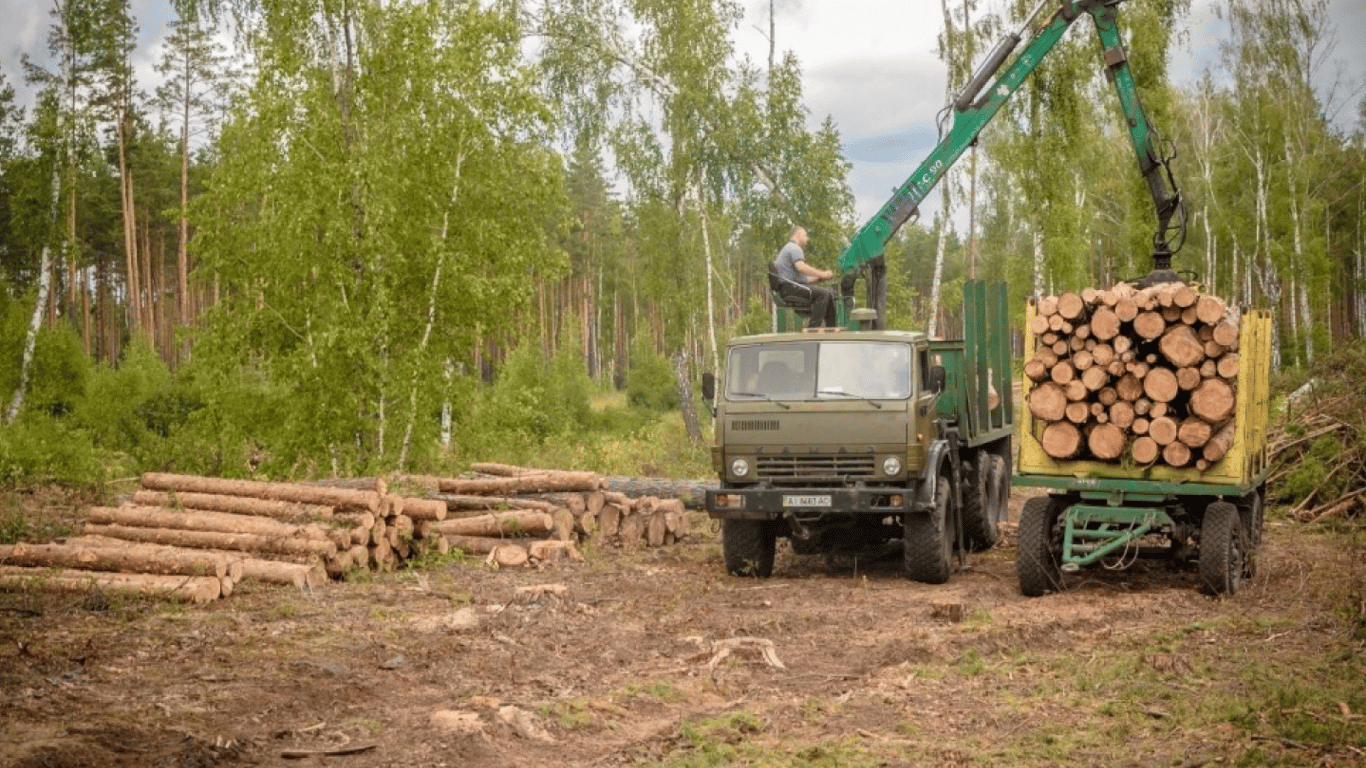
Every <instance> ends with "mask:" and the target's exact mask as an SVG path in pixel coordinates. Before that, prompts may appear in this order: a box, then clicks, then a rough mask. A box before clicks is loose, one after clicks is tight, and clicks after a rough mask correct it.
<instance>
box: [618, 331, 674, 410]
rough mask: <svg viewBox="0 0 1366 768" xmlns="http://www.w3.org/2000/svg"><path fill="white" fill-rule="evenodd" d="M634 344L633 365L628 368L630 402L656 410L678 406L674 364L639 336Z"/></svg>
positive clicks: (627, 379)
mask: <svg viewBox="0 0 1366 768" xmlns="http://www.w3.org/2000/svg"><path fill="white" fill-rule="evenodd" d="M633 347H634V353H633V354H632V355H631V367H630V368H629V369H628V370H627V372H626V398H627V402H628V403H630V404H631V405H632V406H635V407H638V408H646V409H649V410H653V411H667V410H670V409H673V408H677V407H678V405H679V402H678V387H677V385H676V384H675V382H674V371H673V366H671V365H669V361H668V360H667V359H665V358H664V356H662V355H660V354H658V353H656V352H654V351H653V350H652V349H650V347H649V346H648V345H646V344H645V343H643V342H641V341H640V340H639V339H638V341H637V343H636V344H634V345H633Z"/></svg>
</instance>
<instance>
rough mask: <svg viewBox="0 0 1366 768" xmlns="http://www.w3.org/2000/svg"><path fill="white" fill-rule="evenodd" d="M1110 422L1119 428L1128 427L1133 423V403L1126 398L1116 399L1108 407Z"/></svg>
mask: <svg viewBox="0 0 1366 768" xmlns="http://www.w3.org/2000/svg"><path fill="white" fill-rule="evenodd" d="M1109 414H1110V423H1111V424H1114V425H1115V426H1116V427H1119V428H1120V429H1129V428H1130V427H1131V426H1133V423H1134V405H1133V403H1130V402H1128V401H1127V400H1117V401H1115V402H1114V403H1112V404H1111V405H1110V408H1109Z"/></svg>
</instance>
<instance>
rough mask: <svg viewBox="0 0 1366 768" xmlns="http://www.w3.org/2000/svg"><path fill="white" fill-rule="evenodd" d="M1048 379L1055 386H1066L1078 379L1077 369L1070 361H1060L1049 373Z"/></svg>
mask: <svg viewBox="0 0 1366 768" xmlns="http://www.w3.org/2000/svg"><path fill="white" fill-rule="evenodd" d="M1048 377H1049V378H1050V379H1052V380H1053V383H1055V384H1066V383H1067V382H1069V381H1071V380H1072V379H1075V378H1076V377H1077V369H1076V368H1074V367H1073V366H1072V363H1071V362H1070V361H1068V360H1059V361H1058V364H1057V365H1055V366H1053V367H1052V368H1051V369H1049V371H1048Z"/></svg>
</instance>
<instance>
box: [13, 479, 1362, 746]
mask: <svg viewBox="0 0 1366 768" xmlns="http://www.w3.org/2000/svg"><path fill="white" fill-rule="evenodd" d="M1022 503H1023V495H1022V492H1020V491H1017V492H1016V496H1015V498H1014V499H1013V500H1012V508H1013V513H1014V514H1015V516H1016V517H1018V513H1019V507H1020V505H1021V504H1022ZM693 514H695V515H696V518H695V520H694V530H695V533H694V535H693V536H692V538H691V539H690V540H689V541H687V542H684V543H680V544H676V545H673V546H670V547H666V548H662V549H653V550H643V549H642V550H632V551H622V550H610V551H595V550H593V549H592V548H591V547H590V548H588V549H587V550H586V552H585V555H586V558H585V560H584V561H583V562H580V563H564V564H561V565H556V566H553V567H548V568H546V569H544V570H522V569H510V570H503V571H495V570H491V569H490V568H488V567H487V566H484V565H482V564H480V563H478V562H472V563H463V564H462V563H446V564H442V565H440V566H437V567H433V568H429V569H425V570H421V571H401V572H396V573H390V574H382V575H376V576H372V577H363V578H360V579H357V580H353V581H348V582H338V583H333V584H330V585H328V586H326V587H325V588H323V589H321V590H318V591H316V592H314V593H312V594H305V593H302V592H298V591H295V590H292V589H285V588H282V587H268V586H264V585H252V584H249V583H248V584H242V585H239V587H238V589H237V591H236V592H235V593H234V594H233V595H232V596H231V597H230V598H228V599H225V600H221V601H217V602H215V603H212V604H208V605H203V606H193V607H176V606H168V605H165V604H159V603H151V602H140V601H133V600H126V599H123V600H120V599H106V598H101V597H100V596H97V595H92V596H45V595H33V594H16V593H0V765H3V766H15V767H16V768H18V767H20V766H23V767H25V768H27V767H28V766H92V767H94V766H101V767H108V766H138V767H141V766H248V765H251V766H276V765H289V766H321V765H327V766H405V767H411V766H488V767H489V768H503V767H504V766H506V767H509V768H511V767H512V766H537V765H544V766H599V765H601V766H617V765H671V766H711V765H716V766H720V765H752V766H780V765H801V766H979V765H980V766H985V765H1020V766H1054V765H1068V766H1197V765H1295V766H1310V765H1325V766H1326V765H1332V766H1345V765H1366V682H1363V678H1362V675H1363V670H1366V663H1363V653H1362V652H1363V648H1364V646H1366V618H1363V616H1366V604H1363V602H1362V601H1363V585H1364V584H1366V562H1363V548H1362V546H1361V545H1360V544H1359V543H1356V544H1352V543H1350V542H1349V541H1348V540H1349V539H1350V534H1343V533H1342V532H1338V533H1336V534H1332V535H1328V534H1323V533H1315V532H1313V531H1307V530H1306V529H1304V528H1303V527H1302V526H1299V525H1297V524H1291V523H1286V522H1280V521H1277V520H1274V519H1273V520H1271V521H1269V523H1268V528H1267V532H1266V541H1265V544H1264V546H1263V549H1262V552H1261V555H1260V558H1259V572H1258V574H1257V576H1256V577H1255V578H1254V579H1253V580H1252V581H1251V582H1250V583H1246V584H1245V585H1244V588H1243V591H1242V592H1241V593H1240V594H1239V595H1238V596H1237V597H1236V598H1233V599H1230V600H1216V599H1214V598H1211V597H1209V596H1206V595H1204V594H1201V593H1200V592H1199V591H1198V590H1197V588H1196V584H1195V574H1194V572H1193V571H1192V570H1190V569H1184V570H1183V569H1178V568H1174V567H1172V566H1170V565H1169V564H1167V563H1159V562H1150V561H1144V562H1140V563H1139V564H1138V565H1137V566H1135V567H1134V568H1132V569H1130V570H1127V571H1116V572H1108V571H1105V570H1099V571H1096V572H1085V573H1082V574H1079V575H1074V576H1071V577H1069V580H1068V582H1067V587H1068V588H1067V589H1066V590H1065V591H1064V592H1062V593H1059V594H1054V595H1049V596H1046V597H1042V598H1036V599H1026V598H1023V597H1021V596H1020V594H1019V589H1018V587H1017V584H1016V578H1015V570H1014V569H1015V559H1014V554H1015V553H1014V549H1013V547H1012V544H1011V542H1009V541H1007V542H1006V543H1005V545H1003V546H1001V547H998V548H996V549H994V550H991V551H989V552H986V553H981V554H977V555H973V556H972V557H971V558H970V561H969V566H968V568H967V569H966V570H965V571H963V572H960V573H957V574H955V575H954V577H953V578H952V579H951V581H950V582H949V583H948V584H946V585H942V586H928V585H923V584H917V583H912V582H909V581H906V580H905V579H903V578H902V577H901V576H900V573H899V558H896V557H893V558H890V559H887V558H883V559H878V558H877V557H875V555H874V554H873V553H870V554H869V555H868V556H865V557H864V558H862V561H859V560H856V559H854V558H844V559H840V560H837V561H835V562H828V561H827V560H826V559H824V558H823V557H799V556H796V555H793V554H791V553H790V551H787V550H786V549H780V552H779V557H778V562H777V566H776V569H775V575H774V578H772V579H771V580H766V581H754V580H743V579H737V578H732V577H729V576H727V575H725V574H724V572H723V566H722V563H721V552H720V545H719V536H718V533H717V529H716V528H715V527H714V526H713V525H712V524H711V523H710V522H709V521H707V520H706V519H705V517H704V516H703V515H702V514H701V513H693ZM1344 542H1348V543H1347V544H1344ZM561 588H562V589H561ZM519 590H521V591H520V592H519Z"/></svg>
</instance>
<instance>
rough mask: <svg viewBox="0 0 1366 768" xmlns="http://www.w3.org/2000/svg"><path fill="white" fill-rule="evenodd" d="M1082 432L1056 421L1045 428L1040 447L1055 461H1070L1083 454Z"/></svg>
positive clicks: (1067, 423)
mask: <svg viewBox="0 0 1366 768" xmlns="http://www.w3.org/2000/svg"><path fill="white" fill-rule="evenodd" d="M1081 444H1082V443H1081V430H1079V429H1077V427H1076V425H1074V424H1072V423H1070V422H1066V421H1055V422H1053V423H1052V424H1049V425H1048V426H1047V427H1044V430H1043V435H1042V436H1041V437H1040V439H1039V445H1040V446H1041V447H1042V448H1043V451H1044V453H1046V454H1048V455H1049V456H1051V457H1053V458H1055V459H1070V458H1072V457H1074V456H1076V455H1077V454H1078V453H1080V452H1081Z"/></svg>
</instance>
